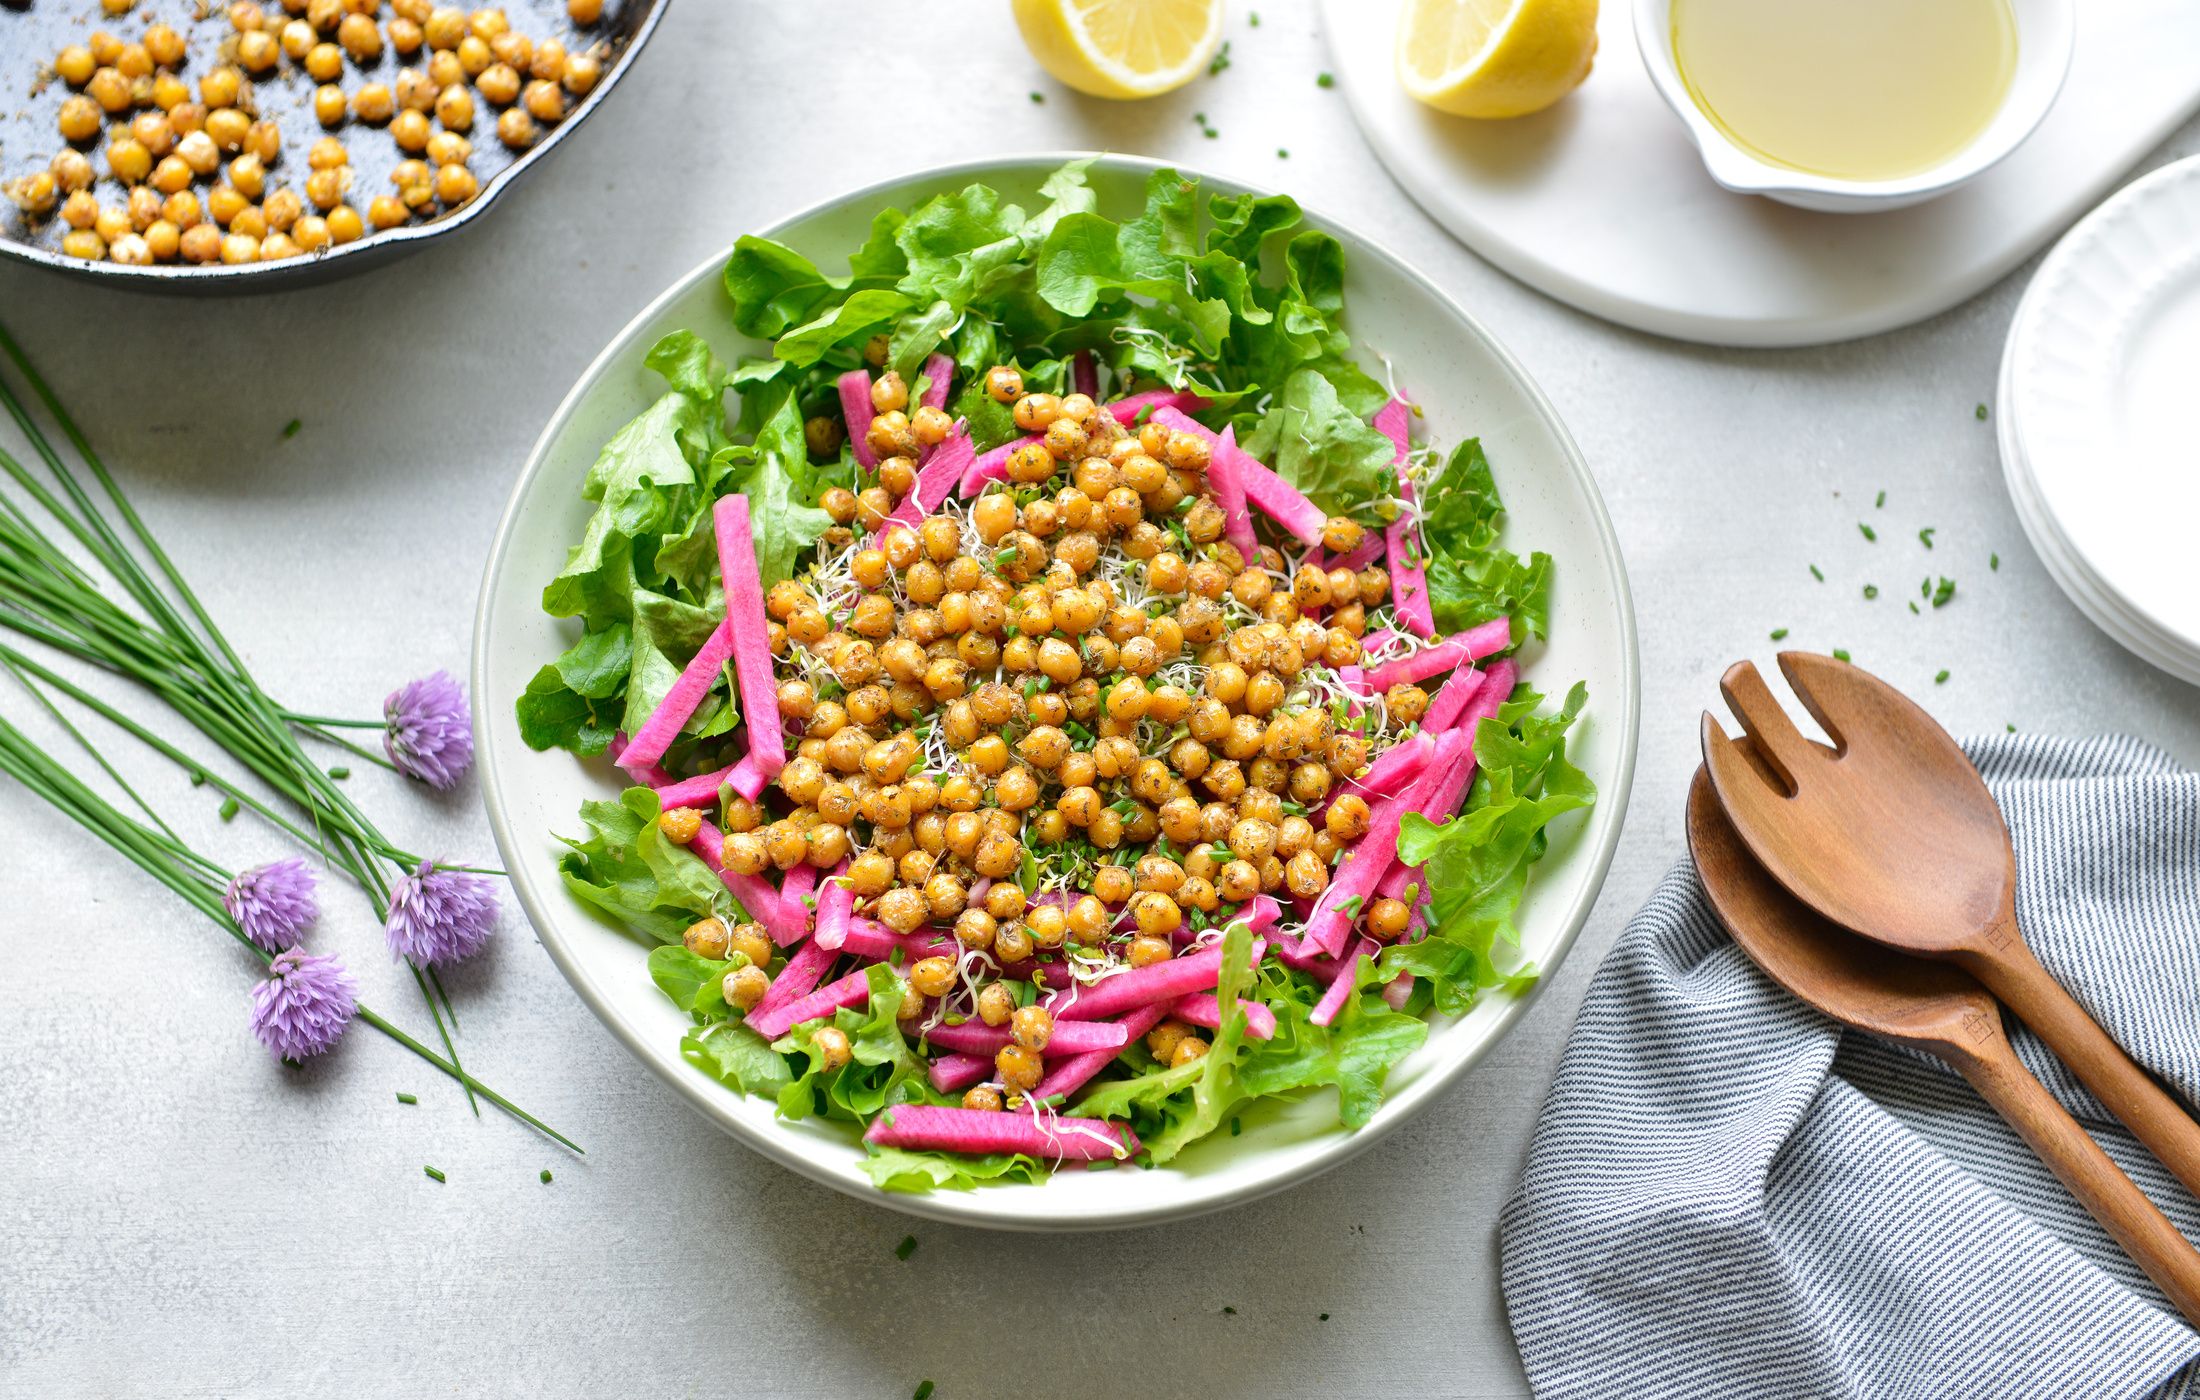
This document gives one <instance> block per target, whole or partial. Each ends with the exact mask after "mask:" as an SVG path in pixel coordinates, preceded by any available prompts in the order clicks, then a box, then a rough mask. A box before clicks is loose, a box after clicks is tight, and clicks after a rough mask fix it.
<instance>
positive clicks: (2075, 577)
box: [2000, 159, 2200, 684]
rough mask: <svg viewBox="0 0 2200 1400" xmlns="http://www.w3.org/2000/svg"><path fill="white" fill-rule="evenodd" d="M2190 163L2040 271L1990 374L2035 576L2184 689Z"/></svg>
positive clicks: (2192, 580) (2190, 673)
mask: <svg viewBox="0 0 2200 1400" xmlns="http://www.w3.org/2000/svg"><path fill="white" fill-rule="evenodd" d="M2196 388H2200V159H2188V160H2184V161H2180V162H2178V163H2176V164H2174V165H2170V166H2165V167H2164V168H2162V169H2160V170H2157V171H2155V172H2154V173H2152V174H2150V175H2148V176H2146V177H2145V178H2143V179H2140V180H2136V181H2134V182H2132V183H2131V184H2130V185H2129V186H2127V187H2125V188H2124V189H2123V190H2121V191H2119V192H2118V193H2117V194H2116V195H2115V196H2114V197H2112V198H2111V199H2109V200H2108V201H2107V202H2106V203H2104V204H2103V205H2101V207H2100V208H2099V209H2097V210H2095V211H2094V212H2093V213H2092V214H2091V215H2089V216H2088V217H2087V218H2086V219H2085V220H2084V222H2082V223H2080V224H2079V225H2078V227H2077V228H2075V229H2073V230H2072V231H2071V232H2070V234H2069V235H2068V236H2067V237H2066V238H2064V239H2063V241H2062V242H2061V243H2060V244H2059V245H2057V247H2056V248H2055V250H2054V252H2052V253H2051V254H2049V255H2048V257H2047V259H2046V261H2045V262H2043V263H2042V264H2041V266H2040V270H2039V273H2038V275H2037V276H2036V277H2035V278H2034V279H2033V283H2032V286H2031V287H2030V288H2029V289H2028V290H2027V291H2026V293H2025V296H2024V300H2023V302H2022V303H2021V304H2020V305H2019V307H2018V310H2017V315H2016V318H2015V320H2014V322H2013V323H2012V325H2011V327H2010V332H2009V342H2008V346H2007V349H2006V350H2005V352H2004V355H2003V365H2002V413H2003V419H2002V423H2001V429H2000V431H2001V437H2002V446H2003V462H2004V471H2005V474H2006V475H2007V477H2008V480H2009V485H2010V491H2011V495H2012V498H2013V500H2014V501H2015V503H2016V506H2017V510H2018V514H2019V516H2020V518H2021V519H2022V520H2023V521H2024V524H2025V528H2026V530H2027V532H2028V533H2030V534H2031V535H2032V537H2033V540H2034V543H2035V545H2037V546H2038V547H2039V548H2040V552H2041V556H2042V558H2043V559H2045V560H2046V561H2047V562H2048V565H2049V570H2050V572H2051V573H2053V574H2054V575H2055V577H2056V580H2057V582H2058V583H2060V584H2061V585H2062V587H2063V589H2064V591H2065V592H2067V593H2069V594H2070V595H2071V598H2072V601H2074V602H2075V603H2077V605H2078V606H2079V607H2080V609H2081V610H2083V611H2085V612H2086V613H2087V615H2088V616H2090V617H2092V618H2093V619H2094V621H2095V622H2096V623H2098V624H2099V625H2100V626H2101V627H2102V628H2103V630H2105V631H2107V632H2108V633H2109V634H2110V635H2111V636H2113V637H2115V638H2116V640H2118V641H2119V642H2122V643H2123V644H2124V645H2125V646H2126V647H2128V648H2130V649H2131V650H2132V651H2133V652H2134V653H2136V654H2137V655H2139V656H2140V657H2142V658H2143V659H2145V660H2147V661H2148V662H2150V663H2152V664H2153V665H2156V666H2159V667H2161V668H2162V669H2164V670H2166V671H2169V672H2170V673H2171V674H2173V675H2177V676H2179V677H2181V678H2182V679H2185V680H2188V681H2191V682H2193V683H2194V684H2200V567H2196V565H2195V551H2194V546H2193V538H2194V527H2195V523H2196V522H2200V435H2196V434H2195V432H2194V431H2193V427H2192V412H2191V409H2192V404H2193V402H2194V396H2195V390H2196Z"/></svg>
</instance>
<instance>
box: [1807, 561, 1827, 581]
mask: <svg viewBox="0 0 2200 1400" xmlns="http://www.w3.org/2000/svg"><path fill="white" fill-rule="evenodd" d="M1810 576H1811V577H1812V578H1814V579H1817V580H1818V581H1819V582H1820V583H1824V582H1825V581H1826V576H1825V575H1824V574H1822V573H1820V572H1819V571H1818V566H1817V565H1816V564H1813V565H1811V566H1810Z"/></svg>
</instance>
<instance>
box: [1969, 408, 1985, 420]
mask: <svg viewBox="0 0 2200 1400" xmlns="http://www.w3.org/2000/svg"><path fill="white" fill-rule="evenodd" d="M1971 416H1972V417H1974V418H1976V419H1978V421H1979V422H1981V423H1983V422H1985V421H1986V405H1985V404H1980V405H1979V406H1978V407H1977V408H1975V409H1973V410H1971Z"/></svg>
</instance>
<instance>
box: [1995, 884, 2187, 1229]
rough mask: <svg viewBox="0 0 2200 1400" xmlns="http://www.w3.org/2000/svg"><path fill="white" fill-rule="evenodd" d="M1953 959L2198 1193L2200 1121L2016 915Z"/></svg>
mask: <svg viewBox="0 0 2200 1400" xmlns="http://www.w3.org/2000/svg"><path fill="white" fill-rule="evenodd" d="M1956 961H1957V962H1958V963H1959V964H1961V965H1962V966H1963V967H1964V968H1965V969H1966V970H1967V971H1969V972H1970V973H1971V974H1972V975H1973V976H1975V977H1977V978H1978V979H1979V980H1980V981H1981V982H1984V983H1985V984H1986V986H1987V989H1988V990H1989V991H1991V992H1993V994H1994V995H1995V996H1996V997H1998V998H2000V999H2001V1003H2002V1005H2004V1006H2006V1007H2008V1008H2009V1009H2010V1010H2011V1011H2013V1012H2015V1013H2016V1015H2017V1018H2018V1019H2019V1020H2021V1021H2023V1022H2024V1024H2026V1025H2027V1026H2030V1027H2031V1028H2032V1031H2033V1033H2034V1034H2035V1035H2037V1036H2039V1038H2040V1039H2042V1040H2044V1041H2046V1042H2047V1044H2048V1047H2049V1048H2050V1049H2052V1050H2053V1051H2054V1052H2055V1054H2056V1055H2057V1056H2059V1057H2060V1058H2061V1060H2062V1062H2063V1063H2064V1064H2066V1065H2068V1066H2070V1068H2071V1071H2072V1072H2073V1073H2075V1074H2076V1075H2077V1076H2078V1078H2079V1079H2080V1080H2082V1081H2083V1082H2084V1084H2085V1087H2086V1088H2088V1089H2091V1090H2092V1091H2093V1093H2094V1096H2095V1097H2096V1098H2098V1099H2100V1101H2101V1102H2102V1103H2104V1104H2106V1105H2107V1106H2108V1110H2109V1112H2111V1113H2113V1114H2115V1115H2116V1116H2117V1117H2118V1118H2119V1119H2121V1120H2123V1124H2124V1126H2125V1127H2127V1128H2129V1129H2131V1131H2132V1135H2133V1136H2135V1137H2137V1138H2138V1139H2139V1141H2141V1142H2143V1143H2145V1144H2146V1147H2147V1150H2148V1151H2149V1152H2152V1153H2153V1154H2154V1155H2155V1157H2156V1158H2158V1159H2159V1160H2160V1161H2161V1163H2162V1165H2163V1166H2165V1167H2168V1168H2169V1170H2170V1174H2171V1175H2173V1176H2175V1177H2176V1178H2177V1179H2178V1180H2179V1181H2181V1182H2183V1183H2184V1184H2185V1189H2186V1190H2188V1191H2190V1192H2192V1193H2193V1194H2194V1195H2195V1196H2200V1122H2195V1121H2194V1120H2193V1117H2192V1115H2191V1114H2190V1113H2189V1112H2187V1111H2186V1110H2185V1108H2184V1106H2183V1105H2181V1104H2179V1103H2178V1102H2177V1100H2176V1099H2174V1098H2172V1097H2170V1094H2169V1091H2168V1090H2166V1089H2164V1088H2163V1087H2162V1086H2161V1085H2160V1084H2159V1083H2157V1082H2156V1081H2155V1079H2154V1077H2153V1076H2152V1075H2150V1074H2148V1073H2147V1072H2146V1071H2145V1070H2144V1069H2142V1068H2140V1067H2139V1065H2138V1063H2137V1062H2136V1061H2134V1060H2133V1059H2132V1058H2131V1056H2129V1055H2127V1054H2125V1053H2124V1050H2123V1047H2122V1046H2120V1045H2118V1044H2117V1043H2116V1042H2115V1041H2113V1040H2111V1039H2109V1038H2108V1032H2106V1031H2104V1030H2102V1029H2101V1027H2100V1024H2099V1023H2098V1022H2096V1021H2095V1020H2094V1019H2093V1018H2092V1017H2091V1016H2089V1015H2087V1014H2086V1010H2085V1008H2084V1007H2082V1006H2080V1005H2078V1003H2077V1002H2076V1001H2075V1000H2074V999H2072V997H2071V995H2070V993H2068V992H2066V991H2064V990H2063V987H2062V984H2061V983H2059V982H2057V981H2056V980H2055V979H2054V977H2053V976H2052V975H2050V974H2049V972H2048V971H2047V969H2046V968H2045V967H2042V966H2041V965H2040V960H2039V959H2038V958H2037V957H2035V956H2033V953H2032V950H2031V948H2030V947H2028V946H2027V945H2026V944H2025V941H2024V936H2023V935H2022V934H2021V933H2019V932H2018V931H2017V923H2016V919H2015V917H2014V915H2006V914H2005V915H2004V917H2003V920H2002V921H2001V922H2000V923H1998V924H1996V925H1995V927H1994V928H1993V929H1991V930H1989V931H1988V932H1987V934H1986V935H1985V937H1984V938H1983V939H1982V940H1981V941H1980V942H1979V943H1978V944H1976V945H1974V946H1972V947H1970V948H1966V949H1964V950H1962V951H1961V952H1960V953H1958V954H1957V955H1956Z"/></svg>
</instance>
